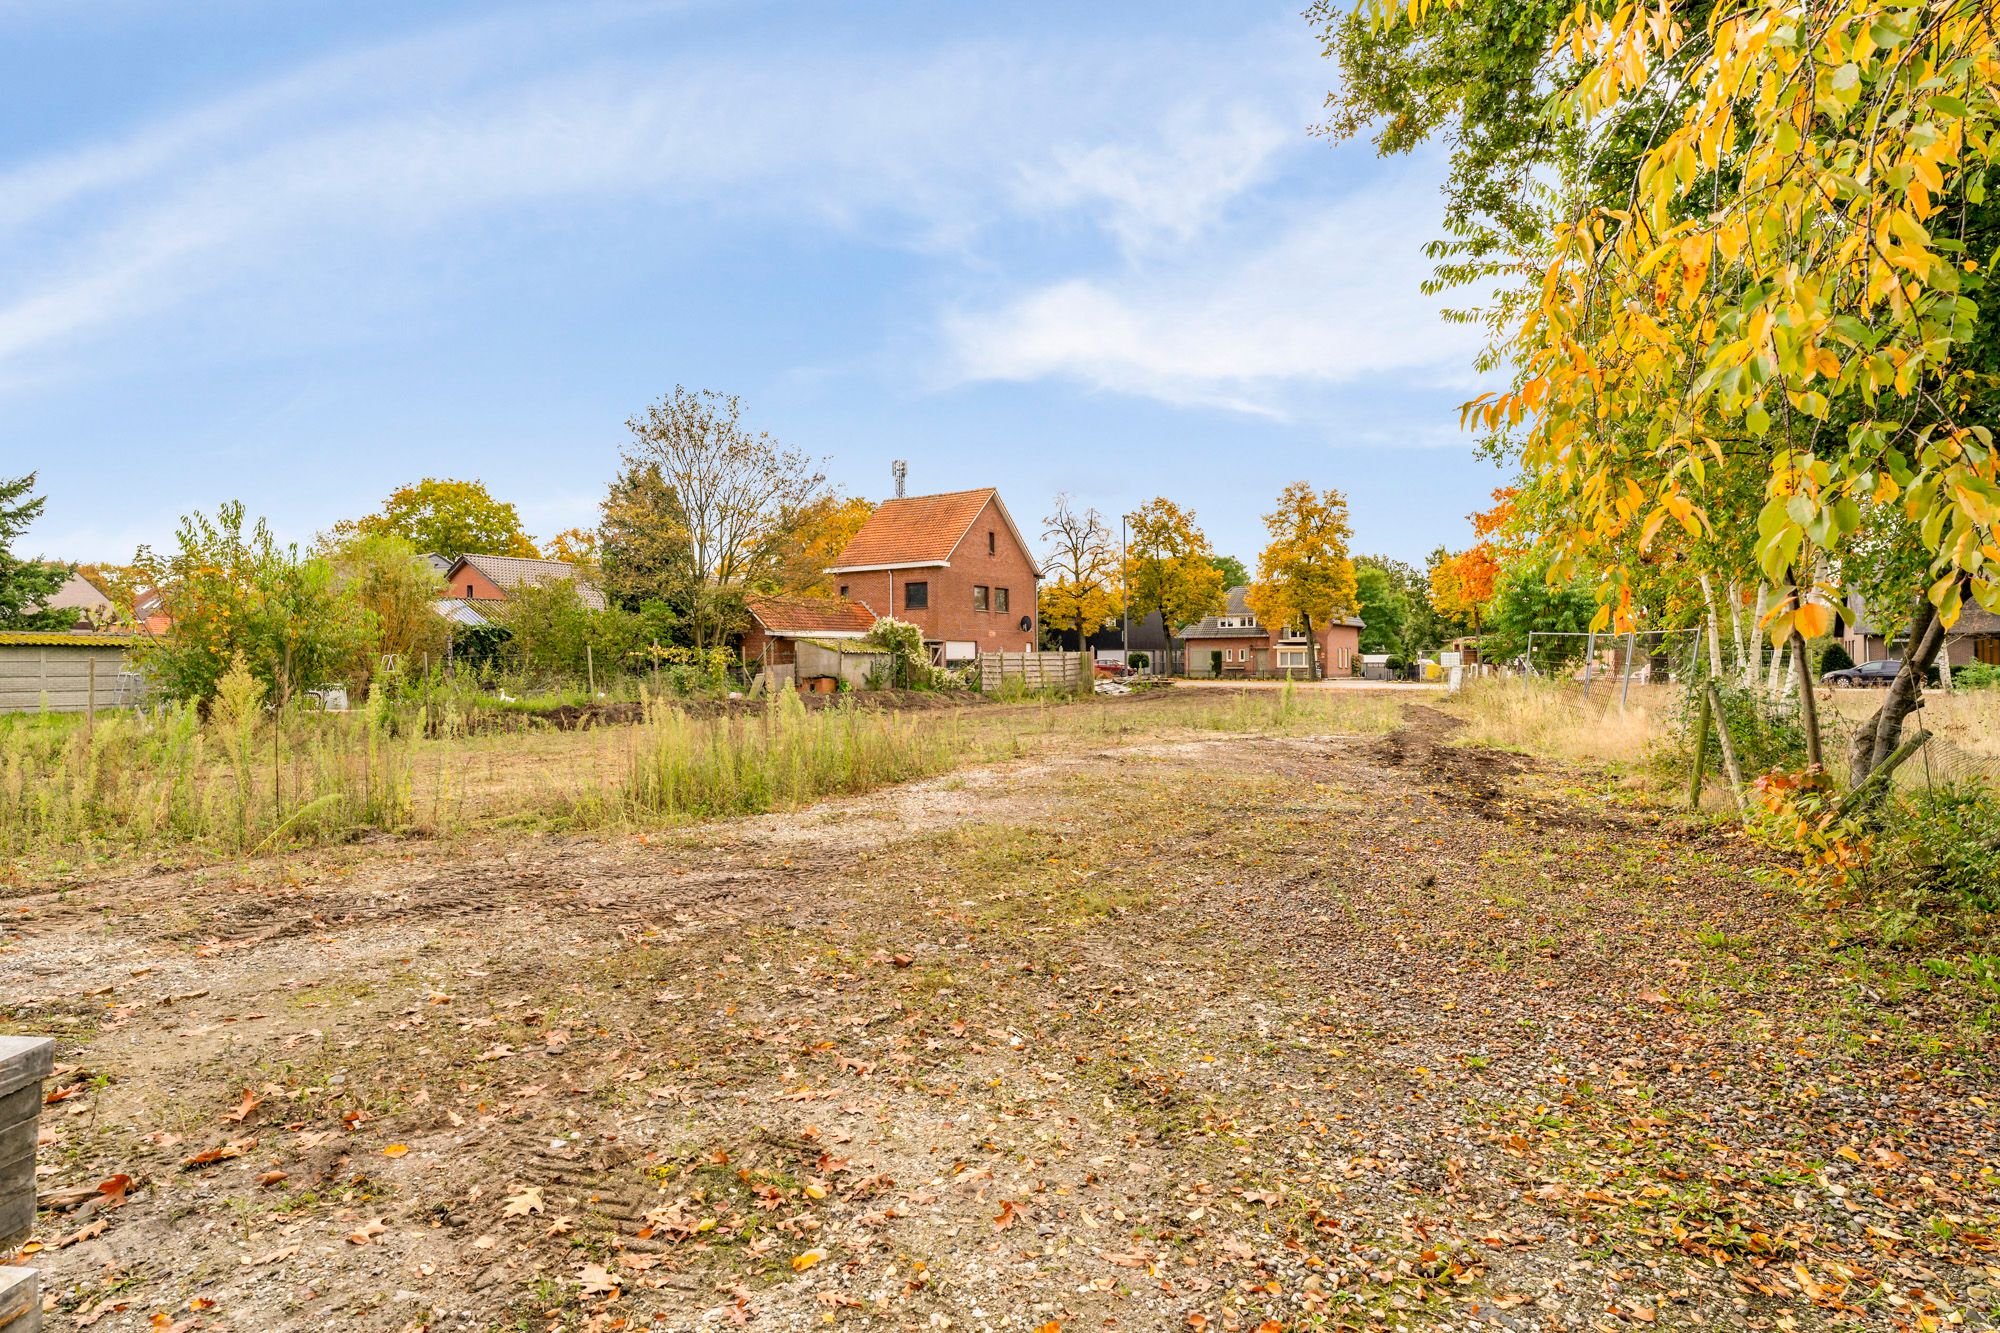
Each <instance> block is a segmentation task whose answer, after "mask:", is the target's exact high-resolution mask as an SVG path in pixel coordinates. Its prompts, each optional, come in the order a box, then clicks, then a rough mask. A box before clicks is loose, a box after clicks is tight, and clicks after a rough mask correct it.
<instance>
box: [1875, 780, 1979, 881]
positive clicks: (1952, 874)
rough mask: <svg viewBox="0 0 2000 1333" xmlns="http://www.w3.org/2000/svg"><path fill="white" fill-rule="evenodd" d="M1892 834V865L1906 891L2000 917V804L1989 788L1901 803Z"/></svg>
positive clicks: (1955, 789)
mask: <svg viewBox="0 0 2000 1333" xmlns="http://www.w3.org/2000/svg"><path fill="white" fill-rule="evenodd" d="M1888 832H1889V836H1890V839H1891V844H1890V853H1889V856H1888V857H1887V858H1886V859H1887V860H1888V861H1889V864H1890V866H1892V867H1893V873H1895V874H1896V876H1897V878H1899V879H1901V880H1902V881H1903V887H1905V888H1907V889H1910V890H1914V891H1917V892H1920V893H1925V894H1931V895H1937V896H1938V897H1941V898H1943V899H1944V900H1946V901H1947V902H1948V903H1950V904H1952V905H1958V904H1963V905H1966V906H1970V907H1974V908H1977V909H1978V910H1980V911H1982V912H1996V911H2000V799H1996V796H1995V793H1994V792H1993V789H1992V788H1990V787H1988V786H1987V785H1986V784H1985V783H1983V782H1978V781H1973V782H1960V783H1949V784H1947V785H1945V786H1942V787H1935V788H1930V789H1920V790H1917V791H1913V792H1911V793H1910V794H1908V795H1907V796H1904V797H1902V798H1901V799H1900V800H1899V801H1898V802H1897V803H1896V807H1895V809H1894V811H1893V813H1892V814H1891V815H1890V818H1889V828H1888Z"/></svg>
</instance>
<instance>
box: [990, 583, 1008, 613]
mask: <svg viewBox="0 0 2000 1333" xmlns="http://www.w3.org/2000/svg"><path fill="white" fill-rule="evenodd" d="M993 609H994V610H995V611H1005V610H1006V609H1007V590H1006V589H1005V588H995V589H994V590H993Z"/></svg>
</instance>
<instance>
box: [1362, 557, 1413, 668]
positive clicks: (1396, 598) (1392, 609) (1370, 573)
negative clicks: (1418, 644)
mask: <svg viewBox="0 0 2000 1333" xmlns="http://www.w3.org/2000/svg"><path fill="white" fill-rule="evenodd" d="M1354 597H1355V601H1356V602H1357V603H1358V604H1359V605H1360V608H1361V611H1360V615H1361V620H1362V627H1361V651H1362V652H1364V653H1390V654H1393V655H1396V656H1408V655H1409V635H1410V630H1411V626H1410V624H1409V621H1410V599H1409V598H1408V597H1407V596H1405V595H1404V592H1403V589H1402V587H1401V585H1400V584H1399V583H1398V581H1397V579H1396V576H1395V575H1394V574H1392V573H1391V572H1390V571H1389V570H1388V569H1387V568H1385V567H1384V564H1383V562H1382V561H1381V560H1379V559H1378V558H1376V557H1372V556H1362V557H1360V558H1359V559H1357V560H1356V561H1355V562H1354Z"/></svg>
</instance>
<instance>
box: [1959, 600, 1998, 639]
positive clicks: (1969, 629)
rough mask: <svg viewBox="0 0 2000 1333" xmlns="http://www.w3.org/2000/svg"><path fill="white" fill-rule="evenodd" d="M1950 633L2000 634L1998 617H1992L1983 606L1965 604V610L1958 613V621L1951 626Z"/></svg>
mask: <svg viewBox="0 0 2000 1333" xmlns="http://www.w3.org/2000/svg"><path fill="white" fill-rule="evenodd" d="M1951 633H1952V634H1954V635H1957V634H2000V616H1996V615H1994V614H1993V613H1992V612H1991V611H1988V610H1987V609H1986V608H1985V607H1983V606H1974V605H1973V604H1972V603H1970V602H1967V603H1966V604H1965V609H1964V610H1962V611H1960V612H1959V613H1958V620H1957V621H1956V622H1955V623H1954V624H1953V625H1952V627H1951Z"/></svg>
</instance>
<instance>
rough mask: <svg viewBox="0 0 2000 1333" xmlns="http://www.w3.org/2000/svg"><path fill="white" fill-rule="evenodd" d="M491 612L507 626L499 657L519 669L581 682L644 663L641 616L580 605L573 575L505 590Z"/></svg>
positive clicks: (637, 666)
mask: <svg viewBox="0 0 2000 1333" xmlns="http://www.w3.org/2000/svg"><path fill="white" fill-rule="evenodd" d="M491 614H492V616H493V618H494V619H495V620H497V621H498V622H499V623H500V624H503V625H505V626H506V627H507V631H508V639H507V642H506V645H505V647H504V648H503V650H502V656H503V658H505V659H507V660H511V661H512V662H513V664H514V665H515V666H517V667H519V668H520V669H522V670H524V671H531V672H536V673H539V674H543V675H549V676H561V677H566V678H569V679H573V680H578V681H581V680H583V679H584V678H585V676H586V675H587V674H595V675H596V676H598V677H599V678H600V679H603V678H606V677H609V676H610V675H612V674H613V673H615V672H619V671H629V670H633V669H635V668H640V667H643V666H645V665H646V663H645V661H644V657H643V654H644V650H645V649H646V648H647V647H648V645H649V643H650V642H651V640H650V638H649V637H647V636H646V635H645V628H646V627H645V625H644V624H643V622H642V619H641V617H639V616H637V615H634V614H632V613H630V612H627V611H624V610H623V609H621V608H619V607H616V606H614V607H611V608H609V609H607V610H604V611H593V610H591V609H590V608H589V607H587V606H585V605H584V604H583V598H582V597H581V596H580V595H579V593H578V591H577V586H576V581H575V580H574V579H547V580H545V581H543V582H541V583H537V584H525V585H523V586H521V587H518V588H515V589H514V590H512V592H510V593H509V595H508V598H507V600H506V601H505V602H503V603H501V604H500V605H499V606H497V607H495V608H494V609H493V611H492V613H491Z"/></svg>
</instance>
